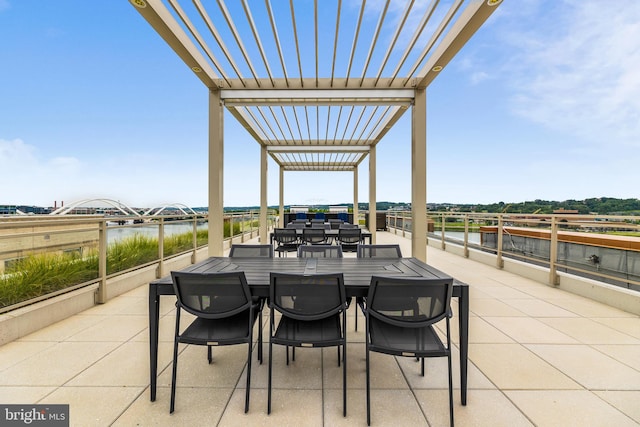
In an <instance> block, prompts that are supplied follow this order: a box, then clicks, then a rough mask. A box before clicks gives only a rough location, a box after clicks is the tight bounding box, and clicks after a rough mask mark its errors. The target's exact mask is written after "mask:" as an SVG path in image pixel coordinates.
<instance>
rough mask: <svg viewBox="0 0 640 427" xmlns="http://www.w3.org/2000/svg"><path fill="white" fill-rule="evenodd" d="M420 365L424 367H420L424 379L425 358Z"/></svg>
mask: <svg viewBox="0 0 640 427" xmlns="http://www.w3.org/2000/svg"><path fill="white" fill-rule="evenodd" d="M420 364H421V365H422V366H421V367H420V371H421V374H422V376H423V377H424V357H423V358H422V360H421V361H420Z"/></svg>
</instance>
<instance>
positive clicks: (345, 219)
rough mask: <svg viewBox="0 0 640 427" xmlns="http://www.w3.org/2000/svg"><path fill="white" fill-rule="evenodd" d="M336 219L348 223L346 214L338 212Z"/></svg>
mask: <svg viewBox="0 0 640 427" xmlns="http://www.w3.org/2000/svg"><path fill="white" fill-rule="evenodd" d="M338 219H340V220H342V221H344V222H347V221H349V214H347V213H346V212H338Z"/></svg>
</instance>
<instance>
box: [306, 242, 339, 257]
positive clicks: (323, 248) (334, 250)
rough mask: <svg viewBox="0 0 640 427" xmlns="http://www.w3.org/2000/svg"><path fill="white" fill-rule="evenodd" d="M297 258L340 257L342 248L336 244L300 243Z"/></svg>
mask: <svg viewBox="0 0 640 427" xmlns="http://www.w3.org/2000/svg"><path fill="white" fill-rule="evenodd" d="M298 258H342V248H341V247H340V246H336V245H300V246H299V247H298Z"/></svg>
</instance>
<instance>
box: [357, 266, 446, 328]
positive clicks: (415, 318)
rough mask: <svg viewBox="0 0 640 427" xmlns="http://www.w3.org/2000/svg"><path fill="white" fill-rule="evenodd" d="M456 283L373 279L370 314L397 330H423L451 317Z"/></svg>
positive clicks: (369, 305) (368, 310) (433, 280)
mask: <svg viewBox="0 0 640 427" xmlns="http://www.w3.org/2000/svg"><path fill="white" fill-rule="evenodd" d="M452 293H453V280H451V279H425V278H420V279H416V278H400V277H378V276H373V277H372V278H371V284H370V285H369V295H368V296H367V305H366V309H365V310H366V313H367V314H368V315H370V316H374V317H375V318H377V319H379V320H381V321H383V322H385V323H389V324H391V325H395V326H408V327H423V326H427V325H430V324H432V323H435V322H438V321H440V320H441V319H443V318H445V317H446V316H447V313H448V311H449V306H450V305H451V296H452Z"/></svg>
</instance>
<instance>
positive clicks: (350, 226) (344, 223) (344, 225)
mask: <svg viewBox="0 0 640 427" xmlns="http://www.w3.org/2000/svg"><path fill="white" fill-rule="evenodd" d="M338 228H360V227H358V226H357V225H355V224H349V223H348V222H343V223H342V224H340V226H339V227H338Z"/></svg>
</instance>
